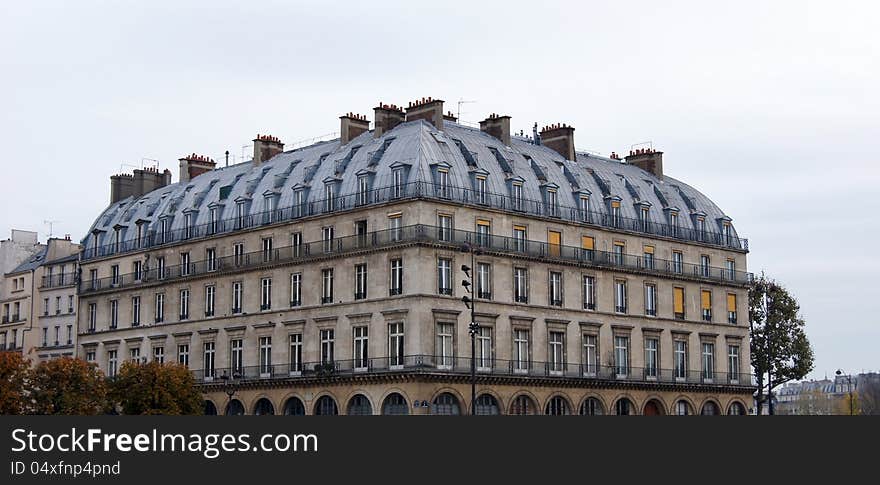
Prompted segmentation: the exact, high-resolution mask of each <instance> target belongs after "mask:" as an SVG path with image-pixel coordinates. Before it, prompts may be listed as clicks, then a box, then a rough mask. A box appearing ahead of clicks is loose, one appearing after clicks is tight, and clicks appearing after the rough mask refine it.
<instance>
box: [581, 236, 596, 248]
mask: <svg viewBox="0 0 880 485" xmlns="http://www.w3.org/2000/svg"><path fill="white" fill-rule="evenodd" d="M593 246H594V242H593V238H592V237H590V236H581V247H582V248H583V249H589V250H592V249H593Z"/></svg>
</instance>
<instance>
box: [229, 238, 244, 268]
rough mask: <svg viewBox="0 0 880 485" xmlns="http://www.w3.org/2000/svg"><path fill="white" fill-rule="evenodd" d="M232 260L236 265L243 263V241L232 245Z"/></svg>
mask: <svg viewBox="0 0 880 485" xmlns="http://www.w3.org/2000/svg"><path fill="white" fill-rule="evenodd" d="M232 260H233V263H235V265H236V266H241V265H243V264H244V243H235V244H233V245H232Z"/></svg>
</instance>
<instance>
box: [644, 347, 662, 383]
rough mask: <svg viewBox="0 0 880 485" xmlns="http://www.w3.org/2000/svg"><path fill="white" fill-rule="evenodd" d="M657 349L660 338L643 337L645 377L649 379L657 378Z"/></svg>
mask: <svg viewBox="0 0 880 485" xmlns="http://www.w3.org/2000/svg"><path fill="white" fill-rule="evenodd" d="M659 351H660V340H658V339H656V338H653V337H651V338H646V339H645V377H647V378H649V379H656V378H657V367H658V363H659V361H660V358H659Z"/></svg>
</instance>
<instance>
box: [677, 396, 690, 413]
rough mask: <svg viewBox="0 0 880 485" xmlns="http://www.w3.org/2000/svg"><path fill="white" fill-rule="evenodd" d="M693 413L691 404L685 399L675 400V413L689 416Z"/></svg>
mask: <svg viewBox="0 0 880 485" xmlns="http://www.w3.org/2000/svg"><path fill="white" fill-rule="evenodd" d="M689 414H691V406H690V404H688V402H687V401H685V400H684V399H679V400H678V401H676V402H675V415H676V416H688V415H689Z"/></svg>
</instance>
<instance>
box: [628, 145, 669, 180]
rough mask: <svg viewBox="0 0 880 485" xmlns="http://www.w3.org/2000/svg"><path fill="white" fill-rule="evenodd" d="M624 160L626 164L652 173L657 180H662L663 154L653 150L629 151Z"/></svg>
mask: <svg viewBox="0 0 880 485" xmlns="http://www.w3.org/2000/svg"><path fill="white" fill-rule="evenodd" d="M625 160H626V163H628V164H630V165H635V166H636V167H639V168H640V169H642V170H644V171H646V172H649V173H652V174H654V176H655V177H657V178H663V152H658V151H655V150H654V149H653V148H639V149H637V150H630V151H629V155H627V157H626V159H625Z"/></svg>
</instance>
